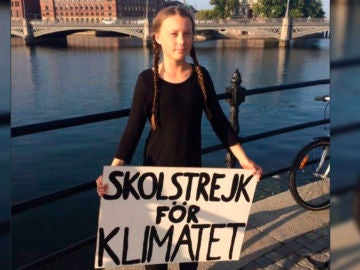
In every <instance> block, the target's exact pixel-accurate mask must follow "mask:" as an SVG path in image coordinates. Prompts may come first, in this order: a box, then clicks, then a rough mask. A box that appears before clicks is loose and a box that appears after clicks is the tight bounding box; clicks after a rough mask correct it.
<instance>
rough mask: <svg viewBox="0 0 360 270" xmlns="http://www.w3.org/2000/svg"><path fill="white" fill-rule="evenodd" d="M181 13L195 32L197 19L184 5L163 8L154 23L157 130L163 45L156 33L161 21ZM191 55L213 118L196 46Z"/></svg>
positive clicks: (154, 116)
mask: <svg viewBox="0 0 360 270" xmlns="http://www.w3.org/2000/svg"><path fill="white" fill-rule="evenodd" d="M174 15H179V16H181V17H183V18H189V19H190V21H191V25H192V33H194V32H195V21H194V18H193V16H192V15H191V13H190V12H189V11H188V10H187V9H186V8H184V7H181V6H169V7H166V8H163V9H162V10H160V11H159V12H158V14H157V15H156V17H155V18H154V20H153V23H152V47H153V55H154V57H153V75H154V98H153V103H152V108H151V119H150V123H151V128H152V129H153V130H156V129H157V128H158V127H160V122H159V104H160V97H159V96H160V90H159V77H160V76H159V61H160V53H161V45H160V44H159V43H157V42H156V39H155V34H156V33H158V32H159V31H160V27H161V23H162V22H163V20H165V19H166V18H168V17H170V16H174ZM190 56H191V58H192V59H193V62H194V67H195V72H196V75H197V80H198V83H199V86H200V89H201V92H202V97H203V103H204V108H205V113H206V116H207V117H208V118H209V119H211V114H210V110H209V108H208V106H207V91H206V87H205V83H204V74H203V72H202V70H201V67H200V64H199V61H198V59H197V56H196V52H195V48H194V46H192V47H191V50H190Z"/></svg>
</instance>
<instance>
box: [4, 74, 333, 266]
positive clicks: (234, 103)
mask: <svg viewBox="0 0 360 270" xmlns="http://www.w3.org/2000/svg"><path fill="white" fill-rule="evenodd" d="M231 82H232V84H231V86H230V87H228V88H226V92H225V93H223V94H218V95H217V98H218V99H219V100H227V101H228V103H229V105H230V112H231V114H230V122H231V124H232V126H233V128H234V130H235V132H236V133H238V131H239V120H238V111H239V106H240V105H241V104H242V103H243V102H244V101H245V97H246V96H250V95H257V94H264V93H271V92H279V91H284V90H291V89H299V88H307V87H312V86H317V85H328V84H329V83H330V79H323V80H315V81H307V82H300V83H293V84H286V85H275V86H269V87H262V88H255V89H250V90H246V89H245V88H244V87H242V86H241V85H240V84H241V76H240V73H239V72H238V71H237V70H236V71H235V72H234V74H233V76H232V80H231ZM129 112H130V109H124V110H118V111H112V112H107V113H100V114H93V115H86V116H82V117H75V118H68V119H62V120H56V121H51V122H44V123H38V124H32V125H26V126H18V127H13V128H11V137H13V138H14V137H19V136H24V135H30V134H35V133H39V132H45V131H50V130H56V129H62V128H68V127H74V126H79V125H84V124H88V123H94V122H100V121H106V120H111V119H115V118H121V117H128V115H129ZM327 123H329V119H324V120H315V121H311V122H307V123H300V124H297V125H293V126H287V127H283V128H280V129H275V130H270V131H267V132H263V133H259V134H254V135H251V136H247V137H239V139H240V141H241V142H242V144H244V143H248V142H251V141H255V140H260V139H263V138H268V137H271V136H276V135H280V134H284V133H288V132H292V131H296V130H301V129H305V128H309V127H313V126H319V125H323V124H327ZM223 148H224V147H223V145H221V144H218V145H213V146H209V147H206V148H203V149H202V154H207V153H211V152H215V151H218V150H221V149H223ZM226 163H227V164H226V165H227V166H228V167H234V165H235V160H234V158H233V156H232V155H230V154H227V155H226ZM288 170H289V167H286V168H278V169H276V170H274V171H269V172H267V171H265V172H264V174H263V179H265V178H268V177H271V176H274V175H277V174H280V173H285V172H287V171H288ZM95 188H96V185H95V181H91V182H87V183H84V184H80V185H77V186H73V187H70V188H67V189H63V190H60V191H57V192H54V193H50V194H47V195H45V196H41V197H38V198H34V199H31V200H28V201H24V202H17V203H15V204H13V205H12V207H11V214H12V215H16V214H19V213H22V212H25V211H27V210H31V209H34V208H37V207H40V206H42V205H47V204H49V203H51V202H54V201H58V200H61V199H64V198H67V197H70V196H74V195H77V194H79V193H82V192H85V191H89V190H91V189H94V192H95ZM95 240H96V237H95V236H90V237H89V238H87V239H84V240H82V241H79V242H77V243H74V244H72V245H70V246H68V247H65V248H63V249H61V250H58V251H57V252H54V253H51V254H48V255H47V256H45V257H43V258H40V259H38V260H36V261H33V262H30V263H29V264H27V265H24V266H21V267H20V268H18V269H21V270H25V269H38V268H40V267H42V266H44V265H47V264H50V263H53V262H54V261H56V260H58V259H60V258H63V257H65V256H68V255H70V254H72V253H74V252H77V251H78V250H80V249H83V248H85V247H89V246H90V245H94V244H95Z"/></svg>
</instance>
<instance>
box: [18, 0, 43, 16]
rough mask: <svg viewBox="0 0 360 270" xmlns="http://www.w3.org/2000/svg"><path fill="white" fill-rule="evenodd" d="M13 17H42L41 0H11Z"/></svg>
mask: <svg viewBox="0 0 360 270" xmlns="http://www.w3.org/2000/svg"><path fill="white" fill-rule="evenodd" d="M11 18H13V19H18V18H21V19H22V18H26V19H40V18H41V16H40V2H39V0H11Z"/></svg>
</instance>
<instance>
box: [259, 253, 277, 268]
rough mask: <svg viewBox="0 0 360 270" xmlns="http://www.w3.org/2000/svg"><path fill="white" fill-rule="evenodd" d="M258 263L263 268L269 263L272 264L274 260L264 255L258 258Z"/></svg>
mask: <svg viewBox="0 0 360 270" xmlns="http://www.w3.org/2000/svg"><path fill="white" fill-rule="evenodd" d="M256 263H257V264H258V265H260V266H261V267H262V268H264V267H266V266H268V265H270V264H273V263H274V262H273V261H272V260H271V259H269V258H267V257H265V256H263V257H261V258H259V259H257V260H256Z"/></svg>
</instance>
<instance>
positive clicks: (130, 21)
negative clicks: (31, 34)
mask: <svg viewBox="0 0 360 270" xmlns="http://www.w3.org/2000/svg"><path fill="white" fill-rule="evenodd" d="M23 20H24V19H22V18H12V19H11V26H17V25H18V26H21V25H23ZM282 21H283V18H260V17H257V18H230V19H214V20H195V24H196V25H200V26H203V25H209V26H210V25H212V26H218V25H224V26H232V25H244V24H255V25H256V24H260V25H263V24H266V25H281V24H282ZM291 21H292V22H293V23H296V24H308V23H312V24H324V23H325V24H329V23H330V20H329V18H291ZM28 22H29V23H30V24H32V25H38V26H54V25H57V26H58V25H106V26H112V25H117V26H134V25H136V26H144V19H141V18H121V19H120V18H119V19H116V20H101V21H100V20H78V21H77V20H61V19H57V20H39V19H29V20H28Z"/></svg>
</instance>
